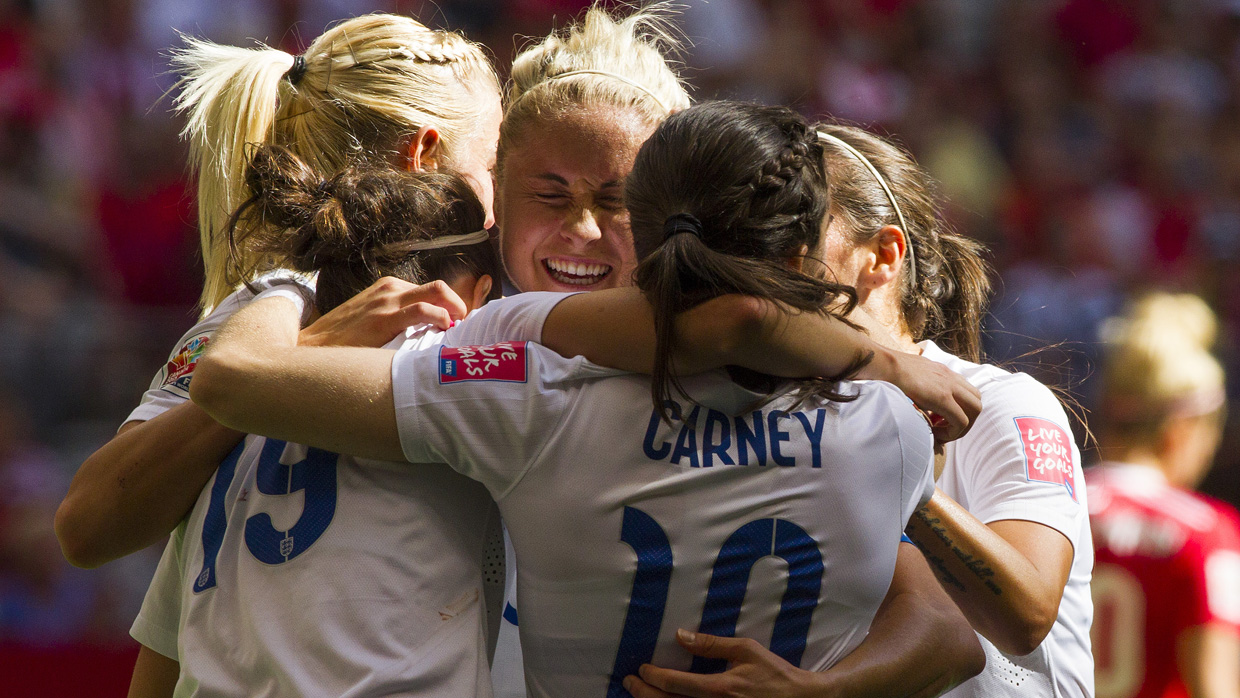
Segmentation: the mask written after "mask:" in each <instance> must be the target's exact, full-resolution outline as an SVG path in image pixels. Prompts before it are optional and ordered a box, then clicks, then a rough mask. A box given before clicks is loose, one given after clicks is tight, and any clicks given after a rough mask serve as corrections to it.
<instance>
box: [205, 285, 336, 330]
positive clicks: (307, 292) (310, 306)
mask: <svg viewBox="0 0 1240 698" xmlns="http://www.w3.org/2000/svg"><path fill="white" fill-rule="evenodd" d="M268 298H285V299H287V300H289V301H292V303H293V305H295V306H297V312H299V313H301V326H302V327H305V326H306V323H307V322H308V321H309V320H310V314H311V313H312V312H313V311H314V289H308V288H305V287H303V286H297V285H295V284H280V285H278V286H272V287H271V288H269V289H267V290H265V291H263V292H262V293H260V294H258V295H257V296H254V301H261V300H266V299H268ZM221 324H222V323H221Z"/></svg>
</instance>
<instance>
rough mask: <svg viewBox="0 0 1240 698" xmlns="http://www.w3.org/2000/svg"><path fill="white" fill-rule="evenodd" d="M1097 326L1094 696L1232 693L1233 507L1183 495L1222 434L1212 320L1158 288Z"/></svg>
mask: <svg viewBox="0 0 1240 698" xmlns="http://www.w3.org/2000/svg"><path fill="white" fill-rule="evenodd" d="M1108 331H1109V333H1110V336H1109V337H1107V338H1106V339H1107V340H1108V345H1107V350H1106V354H1105V364H1104V368H1103V381H1104V396H1103V403H1102V420H1103V426H1102V429H1101V433H1100V436H1099V447H1100V449H1101V453H1102V456H1103V458H1104V459H1105V460H1104V462H1103V464H1102V465H1101V466H1099V467H1097V468H1094V469H1092V470H1091V471H1089V473H1088V474H1087V476H1086V480H1087V485H1088V488H1089V504H1090V519H1091V521H1092V524H1093V533H1094V545H1095V547H1096V549H1097V557H1098V562H1097V565H1096V566H1095V567H1094V582H1093V596H1094V613H1095V616H1094V626H1093V631H1092V635H1093V641H1094V658H1095V660H1096V672H1097V673H1096V680H1097V690H1098V698H1236V697H1237V696H1240V530H1238V529H1237V526H1236V510H1235V509H1234V508H1232V507H1231V506H1228V505H1226V504H1223V503H1221V502H1217V501H1215V500H1211V499H1209V498H1207V497H1203V496H1202V495H1199V494H1196V493H1194V492H1193V491H1192V490H1193V488H1194V487H1196V485H1197V483H1198V482H1200V481H1201V479H1202V478H1203V477H1204V476H1205V474H1206V472H1207V471H1208V470H1209V468H1210V464H1211V461H1212V460H1213V457H1214V452H1215V450H1216V449H1217V448H1218V444H1219V440H1220V438H1221V436H1222V426H1223V412H1224V392H1223V385H1224V383H1223V370H1222V367H1221V366H1220V365H1219V362H1218V361H1217V360H1216V359H1215V358H1214V357H1213V356H1211V355H1210V352H1209V347H1210V345H1211V344H1212V343H1213V338H1214V334H1215V320H1214V315H1213V313H1212V312H1211V311H1210V309H1209V308H1208V307H1207V306H1206V304H1205V303H1204V302H1203V301H1202V300H1201V299H1200V298H1197V297H1196V296H1191V295H1186V294H1180V295H1171V294H1164V293H1156V294H1153V295H1150V296H1147V297H1145V298H1143V299H1141V300H1140V301H1138V302H1137V303H1135V304H1134V305H1133V306H1132V308H1131V309H1130V311H1129V312H1128V313H1127V314H1126V315H1125V316H1124V317H1122V318H1118V319H1117V320H1113V321H1112V323H1111V324H1110V325H1109V327H1108Z"/></svg>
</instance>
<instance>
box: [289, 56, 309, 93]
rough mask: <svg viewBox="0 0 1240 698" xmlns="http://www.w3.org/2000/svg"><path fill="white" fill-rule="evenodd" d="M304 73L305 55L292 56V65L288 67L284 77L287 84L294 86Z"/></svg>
mask: <svg viewBox="0 0 1240 698" xmlns="http://www.w3.org/2000/svg"><path fill="white" fill-rule="evenodd" d="M305 74H306V57H305V56H302V55H296V56H293V67H292V68H289V69H288V72H287V73H285V74H284V77H285V78H287V79H288V81H289V84H291V85H293V86H294V87H296V86H297V83H299V82H301V79H302V77H304V76H305Z"/></svg>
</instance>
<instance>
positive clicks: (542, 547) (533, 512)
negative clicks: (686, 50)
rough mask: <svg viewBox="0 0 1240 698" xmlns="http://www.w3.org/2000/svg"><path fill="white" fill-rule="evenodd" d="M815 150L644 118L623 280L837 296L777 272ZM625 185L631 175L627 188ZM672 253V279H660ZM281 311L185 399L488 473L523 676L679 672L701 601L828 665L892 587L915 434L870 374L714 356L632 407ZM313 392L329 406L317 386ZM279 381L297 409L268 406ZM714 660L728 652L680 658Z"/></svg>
mask: <svg viewBox="0 0 1240 698" xmlns="http://www.w3.org/2000/svg"><path fill="white" fill-rule="evenodd" d="M820 158H821V147H820V146H818V144H817V140H816V136H815V135H814V133H813V132H812V131H811V130H810V129H808V128H807V126H806V125H805V123H804V122H803V121H802V120H800V119H799V117H796V116H795V115H793V114H792V113H791V112H789V111H788V110H782V109H774V108H762V107H754V106H748V105H731V104H712V105H705V106H701V107H695V108H692V109H689V110H686V111H684V112H681V113H678V114H676V115H674V116H672V117H671V118H670V119H669V120H668V121H666V122H665V123H664V124H663V125H661V126H660V127H659V129H658V130H657V131H656V133H655V135H654V136H653V137H652V138H651V140H650V141H649V142H648V143H647V144H646V145H645V146H643V148H642V150H641V153H640V154H639V157H638V159H637V162H636V165H635V169H634V173H633V175H632V177H631V179H630V186H629V187H628V189H627V196H628V200H629V202H630V205H631V212H632V214H633V220H634V236H635V239H636V241H637V243H638V245H639V250H640V251H642V252H647V251H650V252H651V254H650V255H649V256H648V257H647V259H646V261H645V262H643V264H642V266H640V267H639V268H638V271H637V274H636V278H637V279H638V282H639V284H640V285H641V286H642V289H643V291H645V292H646V293H647V294H649V295H651V296H652V297H657V298H659V299H661V300H667V301H668V304H670V305H668V304H662V303H656V304H655V307H656V309H659V308H671V307H674V306H675V305H677V304H684V303H688V304H693V302H694V300H696V301H699V302H700V301H702V300H706V299H709V298H711V297H713V296H716V295H719V294H722V293H739V292H747V293H751V294H754V295H758V296H759V297H766V298H771V299H774V300H778V301H780V302H785V303H789V304H791V305H793V306H794V307H796V308H799V309H802V310H812V311H814V312H817V311H819V310H820V309H821V308H823V307H824V305H826V304H827V303H828V302H830V301H831V300H832V299H835V298H836V297H837V296H838V295H840V294H841V289H840V287H837V286H835V285H833V284H829V283H827V282H824V281H823V280H822V279H821V278H820V277H815V276H810V275H806V274H801V273H799V272H796V271H795V270H794V269H793V265H794V264H795V263H796V262H797V261H798V260H799V257H800V255H801V254H803V250H802V249H801V248H802V246H803V245H805V246H809V247H811V248H812V247H814V246H816V244H817V242H818V239H819V236H820V234H821V224H822V219H823V214H824V213H825V209H826V205H825V204H826V197H825V182H824V181H823V169H822V165H821V161H820ZM768 166H769V167H768ZM639 182H649V186H647V187H646V188H645V190H644V192H645V194H646V195H645V196H644V197H643V196H641V195H640V194H641V192H643V190H642V189H641V188H640V187H639V185H638V184H636V183H639ZM688 214H692V215H688ZM651 221H657V223H656V224H654V225H651V224H650V223H651ZM665 238H666V241H665ZM699 238H700V239H699ZM669 272H671V277H677V276H678V274H677V272H679V278H682V280H683V281H685V282H686V283H687V284H689V285H688V286H687V287H682V288H677V287H676V286H675V285H669V284H668V279H669V278H670V277H669V276H668V274H669ZM760 281H765V282H766V283H759V282H760ZM517 302H518V303H528V304H538V303H539V299H537V298H529V297H524V296H523V297H520V299H519V301H517ZM510 305H512V304H510ZM513 307H517V306H513ZM543 307H546V306H545V304H543ZM289 310H291V306H286V305H285V303H284V301H277V300H271V301H265V302H263V301H260V302H258V303H256V304H255V305H253V306H252V307H251V308H249V309H248V310H247V311H244V312H243V314H239V315H238V316H237V318H236V319H235V321H234V323H233V324H232V325H230V326H229V328H227V329H226V330H225V331H224V334H223V335H221V338H220V341H219V343H218V345H217V347H216V348H215V350H213V352H212V354H211V356H210V357H209V358H208V359H206V360H205V361H204V363H203V364H202V365H201V366H200V368H199V372H200V373H199V376H198V378H197V379H196V383H195V386H194V391H195V392H194V395H195V398H196V399H198V400H202V401H203V404H205V405H207V406H208V409H209V410H211V411H212V412H213V413H214V414H215V415H216V416H217V417H218V418H221V419H223V420H224V421H225V422H226V423H231V424H233V425H235V426H241V427H242V428H245V429H258V430H259V431H269V432H270V433H273V434H279V435H280V436H288V437H291V438H294V439H299V440H309V441H310V442H311V443H317V444H318V445H319V446H322V447H325V448H333V449H344V450H349V451H358V452H364V453H367V454H369V455H376V456H383V457H400V456H402V455H403V456H405V457H407V458H413V459H414V460H420V459H423V458H424V457H426V456H432V457H435V458H443V459H446V460H447V461H449V462H451V463H453V464H454V465H455V466H456V467H458V468H460V469H461V470H462V472H466V473H468V474H470V475H471V476H473V477H476V478H478V479H480V480H481V481H483V482H484V483H485V484H487V485H488V488H489V489H490V490H491V492H492V495H493V496H494V497H496V499H497V500H499V503H500V506H501V510H502V511H503V512H504V515H505V519H506V521H507V522H508V525H509V527H510V530H511V531H512V535H513V543H514V546H515V547H516V549H517V555H518V558H519V560H520V565H519V569H518V576H519V580H520V582H519V585H518V589H519V593H520V595H521V598H522V602H523V609H524V610H525V611H526V615H524V616H523V618H522V628H521V634H522V645H523V649H524V652H525V657H526V670H527V684H528V686H529V687H530V688H531V690H532V691H534V692H535V694H537V695H602V694H603V693H605V692H611V693H612V694H615V695H619V694H621V693H622V688H621V686H622V685H623V683H624V682H626V681H631V679H628V678H627V677H628V676H629V675H630V674H631V673H632V672H633V671H634V670H635V669H636V668H637V667H638V666H639V665H640V664H642V663H643V662H646V661H650V660H651V658H652V657H654V656H655V655H656V653H665V656H666V657H667V659H668V660H673V659H675V660H676V661H678V662H683V664H684V665H687V664H688V663H689V662H688V657H687V655H683V654H682V655H679V656H678V655H676V651H677V650H676V649H675V645H674V642H673V640H672V637H673V629H674V628H675V627H677V626H678V625H680V626H684V625H690V624H697V623H696V621H697V617H698V615H699V614H700V615H701V623H700V625H701V627H702V629H703V630H708V629H713V630H714V631H716V632H720V633H723V634H731V632H732V631H735V630H736V629H737V628H738V627H739V628H740V629H741V632H743V633H748V634H754V633H758V632H763V633H771V632H772V628H773V633H774V634H773V635H771V636H770V637H771V638H772V644H773V647H774V648H775V650H776V651H777V652H778V653H780V654H781V656H783V657H784V658H785V659H787V660H789V661H790V662H792V663H794V664H797V663H804V664H805V665H806V666H809V667H812V668H816V669H823V668H826V667H827V666H829V665H830V664H832V663H834V662H836V661H838V660H839V659H840V658H841V657H842V656H844V655H845V654H846V653H847V652H848V651H849V650H851V649H852V648H854V647H856V645H857V644H858V643H860V641H861V639H862V637H863V636H864V634H865V632H866V629H868V627H869V625H870V621H871V620H872V618H873V615H874V612H875V610H876V609H877V608H878V605H879V603H880V602H881V601H882V599H883V597H884V595H885V593H886V590H887V587H888V585H889V583H890V580H891V574H892V572H893V570H894V567H895V563H896V553H897V546H898V542H897V540H896V539H897V538H898V536H899V530H900V528H901V527H902V525H903V524H902V523H901V522H902V520H903V519H906V518H907V515H908V514H909V513H910V512H911V511H912V508H914V507H915V506H917V505H918V504H919V502H920V501H921V500H922V499H923V497H924V496H928V495H929V493H930V491H931V489H932V487H931V480H930V474H931V473H930V470H931V468H930V462H929V461H930V459H931V458H930V448H931V442H932V439H931V438H930V432H929V430H928V428H927V427H926V426H925V423H924V422H922V421H920V418H919V417H917V416H916V413H915V412H914V411H912V410H911V407H910V405H909V403H908V402H907V401H906V400H905V399H904V398H903V397H898V395H899V394H898V393H895V392H894V391H891V389H890V388H889V387H885V384H880V383H872V384H867V385H866V386H865V387H860V388H858V389H859V390H860V394H859V396H858V397H857V399H856V400H855V401H853V400H847V399H843V400H841V401H837V402H831V403H827V402H823V400H824V399H827V398H832V397H834V398H841V396H840V395H839V394H838V393H836V392H834V389H833V388H832V386H833V384H832V383H831V382H829V381H828V382H825V384H824V382H818V383H815V384H812V385H811V386H810V389H809V390H807V391H806V392H805V394H804V395H802V398H803V400H804V401H802V400H797V399H791V400H781V401H779V402H776V403H772V404H769V405H765V406H763V407H761V408H759V409H757V410H756V411H755V410H754V407H753V406H754V404H758V403H755V400H758V402H759V403H760V402H761V392H760V391H761V389H760V388H759V392H757V393H755V392H751V391H750V390H746V389H743V388H741V387H739V386H738V385H737V384H735V383H734V382H733V381H731V380H728V379H727V378H726V377H724V376H722V375H719V374H716V375H713V376H710V377H706V378H703V379H702V380H701V381H697V382H695V383H694V384H693V385H689V384H688V383H686V387H687V388H689V391H690V393H692V394H694V395H695V396H696V397H698V398H699V400H700V401H701V403H702V404H701V405H699V406H696V407H694V406H693V403H692V402H690V401H688V399H687V398H686V397H685V396H684V395H683V394H681V393H680V392H679V391H671V390H669V391H668V392H667V394H668V395H669V396H670V399H669V400H666V401H661V402H660V404H659V406H658V407H657V408H656V409H654V410H651V408H650V406H649V402H648V396H649V395H650V383H649V382H648V381H647V380H645V379H640V378H637V377H633V376H618V375H617V374H616V373H615V372H613V371H605V370H602V369H599V368H597V367H593V366H591V365H589V364H583V363H582V362H581V361H580V360H565V359H561V358H559V357H558V356H556V355H553V354H551V353H549V352H547V351H545V350H543V349H541V348H537V347H535V346H534V345H529V346H527V345H525V344H511V343H509V344H501V345H495V346H484V347H469V346H466V347H460V348H452V349H445V350H444V351H443V352H441V353H439V354H438V355H433V354H427V353H407V354H405V353H403V354H400V355H398V356H400V357H402V358H398V359H397V361H396V363H395V364H393V357H392V355H391V354H390V353H389V352H382V351H375V350H363V349H332V348H318V349H313V348H304V347H296V346H294V345H293V341H294V340H295V336H296V327H297V318H295V317H292V316H291V315H292V314H290V313H289V312H288V311H289ZM519 313H520V311H519V310H517V311H513V312H512V314H514V315H515V314H519ZM293 314H296V313H293ZM496 314H498V313H496ZM282 315H283V317H282ZM493 315H495V314H492V313H486V312H485V311H484V314H483V316H484V317H491V316H493ZM281 319H283V320H284V322H283V323H280V320H281ZM656 320H657V321H661V320H662V318H661V317H660V316H659V314H658V312H657V313H656ZM265 321H266V322H274V323H278V324H277V326H278V327H279V331H275V328H273V327H267V328H265V329H264V322H265ZM477 323H478V320H477V319H475V320H470V321H468V322H466V323H464V324H463V325H461V326H460V329H459V332H460V334H458V335H457V336H458V337H461V338H464V339H466V340H468V339H470V338H472V337H475V336H476V335H477V333H476V332H472V331H471V329H470V328H471V327H480V326H481V327H485V326H486V325H485V324H484V325H478V324H477ZM290 332H291V334H290ZM448 341H455V340H454V338H453V335H452V334H451V333H450V334H449V337H448ZM667 349H668V347H667V345H666V344H665V343H661V352H662V355H663V356H664V357H666V356H668V354H667V353H666V352H667ZM404 357H409V358H408V360H406V359H405V358H404ZM329 365H330V366H334V367H335V368H336V371H335V373H334V375H333V374H332V372H331V371H327V370H326V369H327V367H328V366H329ZM393 366H394V367H395V368H394V373H393ZM431 373H434V375H435V377H434V378H433V380H431V381H430V382H428V378H430V377H431ZM393 376H395V378H393ZM406 376H407V377H406ZM656 384H657V385H659V386H661V389H660V390H659V394H663V390H662V387H666V383H665V382H662V381H660V382H657V383H656ZM763 384H764V382H763V381H759V382H758V383H757V385H759V386H760V385H763ZM393 387H395V388H396V391H397V392H396V398H395V399H396V403H395V405H396V410H395V415H396V418H395V419H394V418H393V416H394V412H393V403H391V402H389V401H388V400H390V399H391V397H390V391H392V390H393ZM488 390H490V391H491V393H490V394H489V395H488V394H487V391H488ZM785 390H786V389H785ZM328 394H330V395H332V396H333V404H331V405H328V404H325V403H322V402H318V401H317V400H318V398H321V397H325V396H326V395H328ZM643 395H644V396H647V399H642V396H643ZM376 396H382V397H379V398H378V399H376ZM889 397H890V398H894V399H889ZM287 400H296V401H297V403H298V404H299V405H302V404H304V405H305V406H306V409H304V410H300V409H299V410H298V414H297V415H290V414H287V412H288V410H287V409H284V408H282V407H281V406H280V405H281V404H287V403H285V401H287ZM806 401H807V402H806ZM798 405H800V406H798ZM828 405H831V406H828ZM746 406H748V407H746ZM738 414H739V415H740V416H734V415H738ZM797 425H800V427H798V426H797ZM733 435H734V436H733ZM402 442H403V445H404V450H403V451H402V448H401V447H402ZM415 454H417V455H416V456H415ZM857 459H861V460H864V461H866V462H867V467H864V468H858V467H855V463H854V461H856V460H857ZM824 476H825V477H824ZM691 513H692V514H691ZM732 529H735V530H732ZM669 538H670V539H671V540H669ZM672 541H675V542H674V543H673V542H672ZM858 541H864V542H863V543H861V544H858V543H857V542H858ZM721 546H722V547H721ZM839 546H842V547H839ZM862 551H863V552H862ZM634 553H636V557H637V571H636V576H635V577H634V576H633V561H632V556H633V554H634ZM768 555H775V556H776V557H782V558H784V559H785V561H786V562H787V564H788V567H789V572H788V577H789V580H788V584H787V585H786V589H785V585H784V584H783V582H782V581H780V575H779V574H775V575H774V576H771V575H770V572H769V571H764V572H758V571H756V570H759V569H763V566H762V565H758V567H755V566H754V565H755V564H756V563H757V561H758V560H759V559H760V558H763V557H765V556H768ZM673 558H675V559H676V560H677V562H676V563H675V566H674V571H673ZM844 560H849V562H843V561H844ZM824 561H825V562H824ZM712 569H713V572H712ZM751 569H754V570H755V572H754V577H755V579H756V580H757V581H753V582H751V583H750V582H747V580H748V579H749V577H750V570H751ZM772 582H774V584H772ZM747 587H748V592H746V588H747ZM742 598H745V599H746V607H747V608H748V609H749V610H747V611H746V613H745V614H744V615H743V617H741V616H740V612H741V600H742ZM703 603H705V607H703ZM820 604H824V605H823V607H822V608H821V609H819V610H818V611H817V612H816V611H815V610H814V609H815V608H817V607H818V606H819V605H820ZM690 616H692V619H691V618H690ZM665 619H666V620H665ZM690 621H693V622H692V623H691V622H690ZM738 622H739V623H740V625H739V626H738V625H737V624H738ZM772 623H773V625H772ZM660 628H662V629H663V631H662V632H660ZM758 628H764V630H761V631H759V630H758ZM617 648H618V649H617ZM698 663H700V664H701V666H697V665H698ZM716 664H719V665H722V664H726V662H723V661H719V660H699V662H695V664H694V666H695V668H696V669H698V670H720V669H722V668H723V667H722V666H718V667H716V666H715V665H716ZM609 686H610V688H609Z"/></svg>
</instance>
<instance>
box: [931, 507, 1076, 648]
mask: <svg viewBox="0 0 1240 698" xmlns="http://www.w3.org/2000/svg"><path fill="white" fill-rule="evenodd" d="M907 533H908V536H909V538H912V539H913V541H914V542H916V543H917V545H918V546H920V547H921V549H922V550H923V551H924V552H925V555H926V559H927V560H929V561H930V565H931V567H933V568H934V571H935V574H937V575H938V577H939V580H940V581H941V582H942V583H943V586H944V588H946V589H947V592H948V594H950V595H951V597H952V599H953V600H954V601H955V602H956V605H958V606H959V607H960V609H961V610H962V611H963V612H964V615H965V617H966V618H968V619H969V623H970V624H972V626H973V627H974V628H975V629H976V630H977V631H978V632H979V633H981V634H982V635H983V636H984V637H985V638H986V639H987V640H990V641H991V642H993V643H994V644H995V646H996V647H998V648H999V649H1001V650H1003V651H1004V652H1007V653H1009V654H1016V655H1024V654H1029V653H1030V652H1032V651H1034V650H1035V649H1037V647H1038V645H1039V644H1041V643H1042V640H1043V639H1044V638H1045V637H1046V634H1047V633H1049V632H1050V630H1051V627H1052V626H1054V624H1055V619H1056V617H1057V616H1058V614H1059V601H1060V599H1061V598H1062V597H1063V589H1064V585H1065V584H1067V582H1068V575H1069V573H1070V572H1071V570H1072V555H1073V550H1072V543H1071V542H1070V541H1069V540H1068V539H1067V538H1066V537H1065V536H1064V535H1063V534H1062V533H1060V532H1059V531H1056V530H1055V529H1053V528H1050V527H1048V526H1044V525H1042V524H1039V523H1034V522H1032V521H1019V520H1005V521H995V522H992V523H991V524H989V525H985V524H983V523H982V522H981V521H978V520H977V519H976V518H975V517H974V516H973V515H972V514H970V513H969V512H967V511H965V509H964V507H962V506H960V505H959V504H957V503H956V502H955V501H954V500H952V499H951V498H950V497H948V496H947V495H945V494H943V493H942V492H941V491H938V490H936V491H935V493H934V497H933V498H931V500H930V502H929V503H927V504H926V506H924V507H922V508H921V509H919V510H918V511H917V512H916V513H915V514H914V515H913V518H912V520H910V521H909V527H908V531H907Z"/></svg>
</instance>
